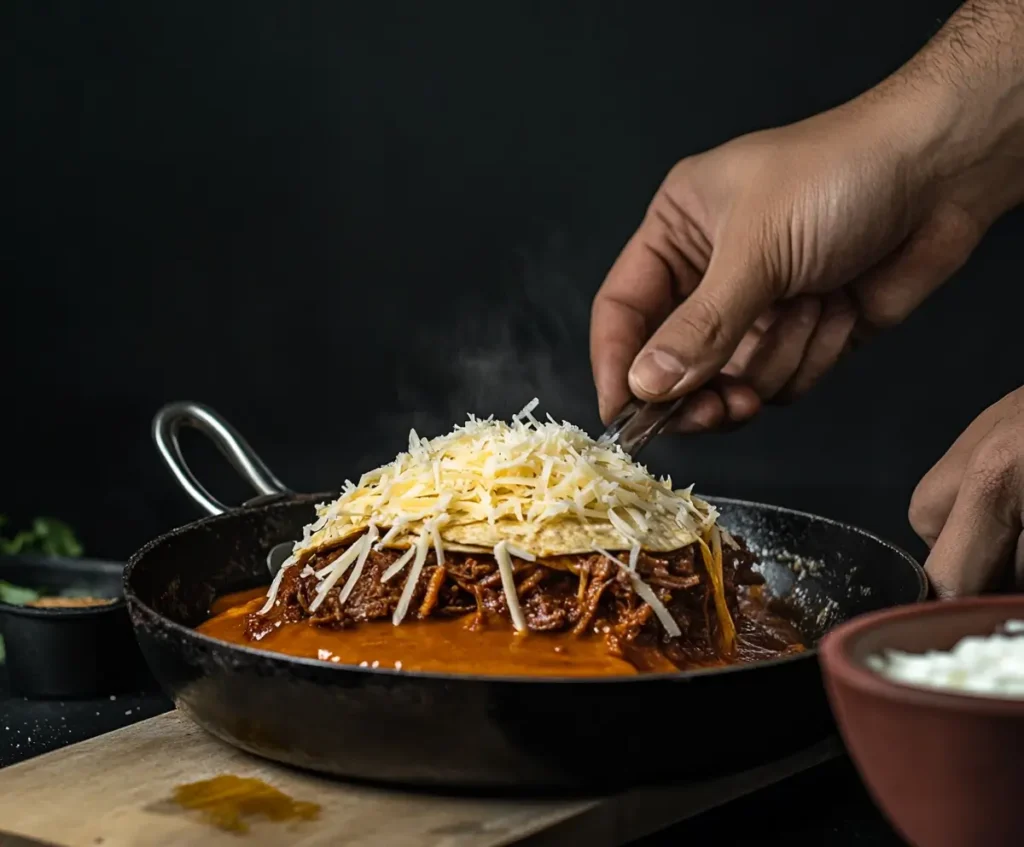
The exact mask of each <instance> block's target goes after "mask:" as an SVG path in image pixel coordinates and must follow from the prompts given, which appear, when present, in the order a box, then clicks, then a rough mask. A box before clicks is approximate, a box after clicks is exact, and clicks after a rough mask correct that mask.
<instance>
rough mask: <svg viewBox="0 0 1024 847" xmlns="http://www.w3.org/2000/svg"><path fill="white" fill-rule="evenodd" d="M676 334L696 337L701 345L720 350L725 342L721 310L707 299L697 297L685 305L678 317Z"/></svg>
mask: <svg viewBox="0 0 1024 847" xmlns="http://www.w3.org/2000/svg"><path fill="white" fill-rule="evenodd" d="M675 323H676V326H675V327H674V329H675V331H676V334H678V335H680V336H684V337H687V336H688V337H691V338H692V337H696V338H697V339H698V340H699V341H700V343H701V344H704V345H707V346H710V347H714V348H718V347H721V346H722V343H723V341H724V335H725V332H724V326H725V324H724V321H723V318H722V312H721V310H720V309H719V308H718V307H717V306H716V305H715V304H714V303H713V302H711V301H710V300H708V298H707V297H695V298H693V299H691V300H689V301H688V302H687V303H686V304H684V306H683V308H681V309H680V310H679V311H678V313H677V315H676V321H675Z"/></svg>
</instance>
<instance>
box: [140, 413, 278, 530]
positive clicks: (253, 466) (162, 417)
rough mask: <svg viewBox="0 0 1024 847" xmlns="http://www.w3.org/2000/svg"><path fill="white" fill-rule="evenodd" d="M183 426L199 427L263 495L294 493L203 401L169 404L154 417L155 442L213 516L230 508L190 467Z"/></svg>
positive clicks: (177, 475)
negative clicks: (181, 437) (183, 444)
mask: <svg viewBox="0 0 1024 847" xmlns="http://www.w3.org/2000/svg"><path fill="white" fill-rule="evenodd" d="M183 426H187V427H191V428H192V429H198V430H199V431H200V432H202V433H203V434H204V435H205V436H206V437H207V438H209V439H210V440H211V441H212V442H213V443H214V444H216V445H217V449H218V450H220V452H221V453H223V454H224V456H225V458H227V460H228V461H229V462H230V463H231V466H232V467H233V468H234V469H235V470H236V471H238V473H239V474H241V476H242V477H243V478H244V479H245V481H246V482H248V483H249V484H250V485H251V486H252V487H253V488H255V489H256V490H257V491H258V492H259V493H260V495H262V496H264V497H266V496H268V495H277V496H279V495H287V494H291V493H292V491H291V490H290V489H289V488H288V487H287V486H286V485H285V484H284V483H283V482H281V480H279V479H278V478H277V477H276V476H274V474H273V473H271V471H270V468H268V467H267V466H266V465H265V464H264V463H263V460H262V459H261V458H260V457H259V456H257V455H256V453H255V452H254V451H253V449H252V447H250V446H249V443H248V442H247V441H246V440H245V439H244V438H243V437H242V435H241V433H239V432H238V430H236V429H235V428H234V427H233V426H232V425H231V424H229V423H228V422H227V421H226V420H224V418H222V417H221V416H220V415H218V414H217V413H216V412H215V411H213V409H210V408H209V407H207V406H203V405H202V404H200V403H187V402H182V403H168V404H167V405H166V406H164V407H163V408H162V409H161V410H160V411H159V412H157V413H156V416H155V417H154V418H153V441H155V442H156V447H157V450H159V451H160V456H161V457H162V458H163V460H164V462H165V463H166V464H167V467H169V468H170V469H171V473H173V474H174V476H175V478H176V479H177V480H178V483H179V485H181V487H182V488H184V489H185V491H186V492H187V493H188V495H189V496H190V497H191V498H192V499H193V500H195V501H196V503H198V504H199V505H200V506H201V507H202V508H203V509H204V510H206V511H207V512H209V513H210V514H211V515H220V514H223V513H224V512H227V511H230V507H229V506H226V505H225V504H223V503H221V502H220V500H218V499H217V498H216V497H214V496H213V495H212V494H210V492H209V491H207V490H206V488H205V486H204V485H203V484H202V483H201V482H200V481H199V480H198V479H196V477H195V474H193V473H192V469H191V468H189V466H188V463H187V462H186V461H185V457H184V456H183V455H182V452H181V445H180V444H179V443H178V433H179V432H181V428H182V427H183Z"/></svg>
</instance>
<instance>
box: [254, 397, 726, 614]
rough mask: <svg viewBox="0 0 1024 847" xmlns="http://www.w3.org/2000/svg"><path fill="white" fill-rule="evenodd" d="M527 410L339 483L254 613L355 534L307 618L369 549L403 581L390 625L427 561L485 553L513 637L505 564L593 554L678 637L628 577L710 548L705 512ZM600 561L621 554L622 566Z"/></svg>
mask: <svg viewBox="0 0 1024 847" xmlns="http://www.w3.org/2000/svg"><path fill="white" fill-rule="evenodd" d="M537 405H538V401H537V400H536V399H534V400H533V401H531V402H530V403H529V404H528V405H527V406H526V407H525V408H524V409H523V410H522V411H521V412H519V414H517V415H515V416H514V417H513V419H512V422H511V423H506V422H504V421H496V420H494V419H493V418H487V419H486V420H480V419H477V418H475V417H472V416H470V418H469V420H468V421H467V422H466V423H465V424H464V425H463V426H457V427H456V428H455V429H454V430H453V431H452V432H451V433H449V434H447V435H443V436H439V437H437V438H434V439H431V440H426V439H423V438H420V437H419V436H418V435H417V434H416V432H415V430H413V431H412V432H410V434H409V449H408V451H407V452H404V453H401V454H400V455H399V456H398V457H397V458H396V459H395V460H394V461H393V462H391V463H389V464H387V465H384V466H383V467H380V468H377V469H376V470H373V471H370V472H369V473H366V474H364V475H363V476H362V478H361V479H360V480H359V481H358V483H355V484H353V483H352V482H348V481H346V483H345V485H344V487H343V491H342V495H341V497H339V498H338V499H337V500H336V501H334V502H333V503H330V504H321V505H319V506H317V515H318V519H317V520H316V521H315V522H314V523H312V524H310V525H309V526H307V527H306V528H305V529H304V531H303V537H302V539H301V540H300V541H298V542H297V543H296V544H295V548H294V550H293V554H292V556H291V557H290V558H289V559H288V560H286V562H285V563H284V565H283V566H282V569H281V571H280V572H279V573H278V575H277V577H276V578H275V580H274V582H273V584H272V585H271V587H270V590H269V592H268V595H267V602H266V604H265V605H264V607H263V609H262V610H261V611H262V612H263V613H266V612H268V611H269V610H270V609H271V608H272V606H273V605H274V603H275V601H276V597H277V590H278V587H279V586H280V583H281V577H282V574H283V573H284V572H285V570H286V569H287V568H289V567H292V566H295V565H296V564H301V563H303V562H304V561H305V560H306V559H308V558H309V556H310V555H312V554H313V553H314V552H316V551H317V550H322V549H327V548H331V547H336V546H338V545H339V544H342V543H344V542H345V541H346V540H347V539H349V538H352V537H353V536H356V535H359V534H361V533H365V535H364V537H363V538H362V539H360V540H359V541H357V542H355V543H354V544H352V545H351V547H350V549H348V550H347V551H346V552H345V553H344V554H343V555H342V556H341V557H340V558H338V559H336V560H335V561H334V562H332V563H331V564H330V565H328V566H327V567H326V568H323V569H322V570H321V571H318V572H317V576H318V578H319V579H320V580H321V582H320V588H319V590H318V594H317V597H316V600H315V602H314V604H313V606H312V608H313V609H314V610H315V608H316V607H317V606H318V605H319V604H320V603H321V602H322V601H323V599H324V598H325V597H326V595H327V592H328V591H329V590H330V589H331V588H332V587H334V586H335V585H336V584H337V583H338V582H339V581H340V579H341V578H342V577H343V576H344V575H345V574H346V573H348V574H349V576H348V580H347V582H346V583H345V584H344V587H343V588H342V596H343V598H345V597H347V596H348V593H349V592H350V591H351V589H352V587H353V586H354V585H355V582H356V580H358V578H359V574H360V573H361V570H362V565H363V563H364V562H365V561H366V557H367V556H368V554H369V552H370V550H371V549H380V548H385V547H389V548H392V549H395V548H397V549H406V548H407V551H406V553H405V554H404V555H403V556H401V557H400V558H399V559H398V560H397V561H396V562H395V563H394V565H393V566H392V567H390V568H389V569H388V570H387V572H386V573H385V574H384V579H385V580H388V579H391V578H394V577H396V576H397V575H399V574H400V573H402V572H403V571H406V577H405V588H404V590H403V593H402V597H401V601H400V602H399V604H398V608H397V609H396V611H395V613H394V619H393V620H394V623H395V624H398V623H400V622H401V621H402V619H403V618H404V617H405V615H406V613H407V612H408V608H409V604H410V602H411V599H412V595H413V591H414V589H415V586H416V582H417V580H418V578H419V575H420V573H421V571H422V568H423V566H424V563H425V561H426V558H427V555H428V553H429V552H430V551H431V550H433V551H434V553H435V555H436V557H437V560H438V563H439V564H443V563H444V551H445V550H449V551H463V552H480V553H491V554H493V556H494V558H495V561H496V562H497V565H498V568H499V571H500V573H501V577H502V585H503V587H504V591H505V596H506V600H507V603H508V607H509V612H510V615H511V618H512V621H513V624H514V625H515V627H516V629H518V630H523V629H525V628H526V623H525V619H524V617H523V614H522V610H521V608H520V605H519V601H518V597H517V596H516V590H515V583H514V581H513V570H514V567H513V558H518V559H522V560H525V561H531V562H532V561H536V560H538V559H540V558H543V557H546V556H558V555H567V554H572V553H588V552H590V553H592V552H602V553H604V554H605V555H608V557H609V558H611V559H612V560H613V561H615V562H616V563H617V564H618V565H619V566H620V567H624V568H626V569H627V570H629V571H630V572H631V579H632V581H633V584H634V587H635V588H636V590H637V592H638V594H640V595H641V597H642V598H643V599H644V600H645V601H646V602H647V603H649V604H650V605H651V607H652V609H653V610H654V611H655V613H656V614H657V616H658V618H659V619H660V620H661V621H662V622H663V624H664V625H665V628H666V630H668V631H669V632H670V634H678V632H679V630H678V627H677V626H676V625H675V622H674V621H672V619H671V616H670V615H669V614H668V611H667V610H666V609H665V607H664V605H663V604H662V603H661V601H660V600H659V599H658V598H657V596H656V594H655V592H654V590H653V589H651V588H650V587H649V586H647V585H646V584H645V583H643V582H642V581H641V580H640V578H639V576H638V575H637V574H635V572H634V571H635V567H636V562H637V557H638V555H639V553H640V551H641V549H649V550H660V551H669V550H677V549H681V548H683V547H686V546H688V545H689V544H692V543H694V542H695V541H698V540H700V539H702V538H704V537H710V536H709V533H710V531H711V530H712V528H713V527H714V526H715V522H716V519H717V516H718V513H717V510H715V509H714V507H713V506H711V505H709V504H708V503H705V502H703V501H701V500H699V499H698V498H696V497H694V496H692V494H691V489H686V490H681V491H673V490H672V482H671V480H670V479H669V478H663V479H661V480H658V479H656V478H655V477H653V476H652V475H651V474H650V473H649V472H648V471H647V469H646V468H645V467H643V466H641V465H638V464H635V463H634V462H633V461H632V460H631V459H630V458H629V456H628V455H626V454H625V453H624V452H623V451H622V450H621V449H620V448H619V447H618V446H617V445H607V444H598V443H597V442H596V441H594V439H592V438H591V437H590V436H589V435H587V433H585V432H584V431H583V430H581V429H579V428H577V427H575V426H573V425H571V424H569V423H566V422H562V423H558V422H556V421H555V420H554V419H552V418H551V417H550V416H548V418H547V420H546V421H540V420H537V418H535V417H534V415H533V412H534V410H535V409H536V408H537ZM609 550H622V551H628V563H627V562H623V561H621V560H620V559H618V558H616V557H615V556H613V555H612V554H610V553H608V552H607V551H609ZM350 568H351V570H350Z"/></svg>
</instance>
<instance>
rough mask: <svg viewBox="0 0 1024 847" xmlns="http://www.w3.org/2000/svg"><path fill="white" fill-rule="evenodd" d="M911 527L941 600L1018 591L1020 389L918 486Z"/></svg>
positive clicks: (1022, 444) (1022, 488) (1023, 471)
mask: <svg viewBox="0 0 1024 847" xmlns="http://www.w3.org/2000/svg"><path fill="white" fill-rule="evenodd" d="M910 523H911V525H912V526H913V527H914V531H915V532H916V533H917V534H918V535H920V536H921V538H922V539H924V541H925V542H926V543H927V544H928V546H929V547H930V548H931V554H930V555H929V556H928V561H927V562H926V564H925V570H926V571H927V572H928V577H929V579H930V580H931V582H932V585H933V586H934V588H935V591H936V593H937V594H938V595H939V596H940V597H952V596H958V595H963V594H978V593H980V592H982V591H984V590H986V589H994V588H995V589H998V588H1004V589H1010V590H1013V589H1014V588H1016V589H1017V590H1024V531H1022V523H1024V388H1018V389H1017V390H1016V391H1014V392H1012V393H1010V394H1008V395H1006V397H1004V398H1003V399H1002V400H1000V401H999V402H998V403H995V404H994V405H992V406H989V407H988V408H987V409H986V410H985V411H984V412H982V413H981V414H980V415H979V416H978V417H977V418H976V419H975V420H974V422H973V423H972V424H971V425H970V426H969V427H968V428H967V429H966V430H965V431H964V433H963V434H962V435H961V436H960V437H959V438H958V439H957V440H956V441H955V442H954V443H953V446H952V447H950V448H949V451H948V452H947V453H946V455H945V456H943V457H942V458H941V459H940V460H939V462H938V463H937V464H936V465H935V467H933V468H932V469H931V470H930V471H928V473H927V474H926V475H925V477H924V478H923V479H922V480H921V482H920V483H919V484H918V486H917V488H916V490H915V491H914V496H913V498H912V499H911V501H910Z"/></svg>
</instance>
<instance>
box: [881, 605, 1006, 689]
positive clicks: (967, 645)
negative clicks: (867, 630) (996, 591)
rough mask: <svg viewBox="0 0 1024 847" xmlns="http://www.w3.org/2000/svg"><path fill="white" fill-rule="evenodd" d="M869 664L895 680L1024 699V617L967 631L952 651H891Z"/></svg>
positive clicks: (930, 686)
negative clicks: (993, 628) (979, 632)
mask: <svg viewBox="0 0 1024 847" xmlns="http://www.w3.org/2000/svg"><path fill="white" fill-rule="evenodd" d="M867 665H868V667H870V668H871V669H872V670H874V671H877V672H878V673H880V674H882V675H883V676H885V677H888V678H889V679H891V680H894V681H895V682H902V683H906V684H907V685H915V686H922V687H925V688H939V689H945V690H949V691H955V692H959V693H966V694H977V695H983V696H987V697H1008V698H1011V699H1018V698H1024V620H1011V621H1007V622H1006V623H1005V624H1003V626H1002V632H997V633H995V634H993V635H988V636H984V637H981V636H969V637H967V638H963V639H961V640H960V641H959V642H957V644H956V646H955V647H953V649H952V650H950V651H948V652H946V651H938V650H932V651H929V652H927V653H920V654H916V653H904V652H901V651H899V650H887V651H886V652H885V653H884V654H883V655H875V656H869V657H868V659H867Z"/></svg>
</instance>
